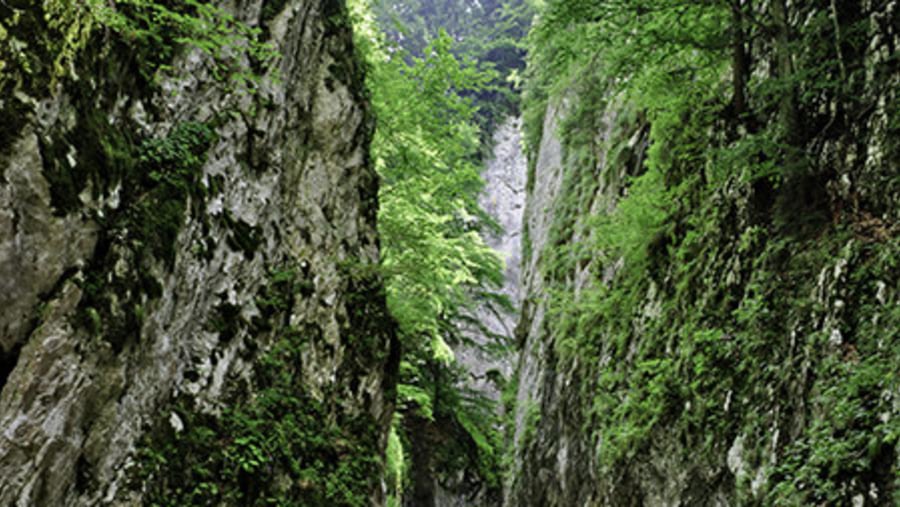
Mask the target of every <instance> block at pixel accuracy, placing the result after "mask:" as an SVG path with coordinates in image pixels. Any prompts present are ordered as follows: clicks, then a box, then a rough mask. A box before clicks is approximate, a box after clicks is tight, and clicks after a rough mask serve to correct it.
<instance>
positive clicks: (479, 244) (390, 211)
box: [355, 3, 503, 498]
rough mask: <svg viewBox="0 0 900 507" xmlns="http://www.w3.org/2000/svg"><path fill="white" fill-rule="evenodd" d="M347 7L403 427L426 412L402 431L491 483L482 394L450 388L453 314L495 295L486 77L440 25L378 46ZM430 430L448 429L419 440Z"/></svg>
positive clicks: (361, 7)
mask: <svg viewBox="0 0 900 507" xmlns="http://www.w3.org/2000/svg"><path fill="white" fill-rule="evenodd" d="M355 7H356V11H355V12H356V16H357V22H356V26H357V35H358V36H357V40H358V45H359V46H360V47H362V48H363V49H364V51H365V54H366V55H367V57H368V58H367V59H368V62H369V71H368V74H367V84H368V87H369V89H370V90H371V93H372V105H373V108H374V110H375V114H376V119H377V125H376V133H375V137H374V139H373V143H372V155H373V159H374V162H375V167H376V169H377V171H378V173H379V175H380V176H381V188H380V192H379V213H378V228H379V233H380V238H381V254H382V272H383V274H384V277H385V283H386V286H387V300H388V308H389V310H390V312H391V315H392V316H393V317H394V318H395V319H396V320H397V323H398V331H399V336H400V339H401V342H402V344H403V358H402V360H401V364H400V383H399V385H398V388H397V394H398V401H399V409H400V412H401V414H403V415H404V418H403V419H402V423H403V426H402V427H403V428H406V427H407V426H406V425H408V424H411V423H410V421H415V424H418V423H419V422H420V421H424V424H426V425H428V426H429V428H431V429H430V430H429V431H428V432H427V434H408V435H406V434H405V433H406V432H404V435H405V436H406V437H408V438H407V441H409V442H410V445H411V446H421V447H425V448H427V449H428V450H427V452H430V453H432V454H433V455H434V456H435V457H434V459H435V460H436V467H437V468H438V469H439V470H441V474H443V477H448V478H450V477H453V476H454V475H455V474H456V473H457V472H462V471H466V470H468V471H469V473H474V474H477V475H479V476H480V477H481V478H482V479H483V480H484V481H485V482H487V483H489V484H490V485H491V487H496V486H498V485H499V481H498V480H497V478H496V469H497V464H496V461H497V459H498V458H499V452H497V451H496V448H497V447H498V446H499V435H498V434H497V432H496V428H495V425H496V423H497V422H496V421H494V419H495V418H494V417H493V416H492V415H491V414H492V413H493V410H492V409H487V408H486V407H485V400H482V399H480V398H479V397H478V396H471V395H470V393H465V392H463V391H461V390H460V387H459V386H460V385H462V384H463V379H464V377H463V372H461V371H460V370H459V368H457V367H456V366H455V365H454V358H453V351H452V348H451V346H452V345H456V344H458V343H464V342H466V341H467V340H468V339H467V337H466V336H464V335H463V334H462V331H461V326H460V324H461V323H462V322H464V321H465V320H466V319H467V318H468V315H469V312H470V311H471V310H472V309H474V308H475V306H476V305H477V304H478V303H479V302H480V301H482V300H486V299H492V300H495V301H497V302H499V304H501V305H502V304H503V301H502V299H501V298H497V297H496V296H492V295H491V294H490V291H491V289H492V288H493V287H496V286H497V285H499V283H500V282H501V280H502V267H503V266H502V262H501V260H500V259H499V258H498V256H497V254H496V253H495V252H494V251H493V250H491V249H490V248H488V247H487V246H486V245H485V244H484V242H483V240H482V239H481V235H480V234H479V232H480V230H481V229H483V228H484V227H488V226H490V225H491V224H490V222H489V220H488V219H487V217H486V216H485V214H484V212H483V211H482V210H481V209H480V208H479V206H478V203H477V196H478V193H479V192H480V190H481V187H482V181H481V179H480V176H479V172H480V167H481V166H480V163H479V150H480V145H479V135H478V132H479V130H478V127H477V125H476V122H475V115H476V107H475V106H474V105H473V102H472V100H471V99H470V98H467V97H469V96H471V94H472V93H473V92H477V91H478V90H480V89H481V88H482V87H483V86H484V85H485V83H486V82H487V80H488V78H489V76H488V75H487V74H485V73H483V72H480V71H479V70H477V69H476V68H475V67H474V66H473V65H472V64H471V62H467V61H460V59H458V58H457V57H456V56H454V51H453V50H452V48H453V46H452V40H451V38H450V37H449V36H448V35H447V34H441V35H440V36H438V37H436V38H435V39H434V40H433V41H431V43H430V44H429V45H428V46H427V47H426V48H425V49H424V50H423V52H422V55H423V56H413V55H408V54H405V53H402V52H391V51H388V50H386V49H385V48H384V46H383V43H382V42H381V41H382V39H381V35H380V31H379V29H378V28H377V26H376V25H375V24H374V21H373V20H372V18H371V17H370V14H369V12H370V11H368V10H367V6H366V5H365V4H364V3H361V4H357V5H356V6H355ZM432 434H441V435H445V436H446V437H445V438H441V439H440V440H439V441H433V439H431V440H429V439H430V438H431V437H429V436H428V435H432ZM439 480H440V478H439ZM400 493H402V492H401V491H397V494H396V496H397V498H399V496H400Z"/></svg>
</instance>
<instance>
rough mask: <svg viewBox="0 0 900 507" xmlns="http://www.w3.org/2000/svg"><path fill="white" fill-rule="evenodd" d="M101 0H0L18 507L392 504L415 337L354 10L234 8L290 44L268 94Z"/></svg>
mask: <svg viewBox="0 0 900 507" xmlns="http://www.w3.org/2000/svg"><path fill="white" fill-rule="evenodd" d="M95 4H97V3H96V2H94V3H91V2H88V3H84V4H82V3H73V4H69V3H67V2H62V3H60V2H56V1H53V0H47V1H43V2H40V1H15V2H4V3H3V5H0V66H2V72H3V75H2V78H0V88H2V91H0V111H2V114H0V117H2V118H3V123H4V125H3V127H2V132H0V308H2V310H0V388H2V394H0V431H2V432H0V504H3V505H18V506H26V505H40V506H53V505H123V504H128V505H140V504H142V503H149V502H157V503H160V502H163V503H166V504H169V503H173V502H174V504H178V503H179V502H180V503H181V504H187V503H192V502H194V503H196V504H204V505H207V504H208V505H220V504H225V505H256V504H258V503H259V502H262V499H263V498H266V497H270V498H280V499H283V500H285V501H293V502H300V503H301V504H303V505H368V504H372V505H376V504H379V503H380V502H381V501H382V500H381V484H380V480H379V477H380V469H381V465H380V457H379V456H380V454H381V449H382V448H383V444H384V438H385V435H386V427H387V426H386V425H387V424H388V422H389V420H390V415H391V412H392V398H391V397H390V396H389V395H388V394H387V393H389V392H390V390H391V389H392V382H393V380H392V379H393V375H392V373H391V372H392V371H393V369H394V368H395V367H396V364H395V363H396V354H395V352H396V350H395V347H394V337H393V329H392V327H391V325H390V323H389V322H390V320H389V319H388V318H386V315H385V312H386V310H385V302H384V296H383V291H382V286H381V282H380V279H379V277H378V275H377V274H376V272H377V270H375V269H373V268H374V266H375V265H376V264H377V258H378V242H377V239H376V232H375V223H374V221H375V212H376V206H377V205H376V195H377V183H376V176H375V174H374V171H373V169H372V168H371V167H370V163H369V158H368V143H369V138H370V133H371V122H370V118H369V113H368V108H367V104H366V98H365V95H364V93H363V91H362V90H363V84H362V77H361V72H360V68H359V65H358V64H357V60H356V57H355V55H354V51H353V47H352V39H351V34H350V28H349V23H348V22H347V19H346V14H345V12H344V7H343V5H342V2H340V1H339V0H281V1H269V0H265V1H263V0H251V1H239V2H233V1H225V2H220V3H219V4H218V8H220V9H221V12H224V13H226V14H228V13H230V14H233V15H234V16H236V17H237V19H238V20H239V21H240V22H243V23H245V24H246V25H247V26H248V27H251V28H259V29H261V30H262V35H261V37H263V39H264V40H266V41H268V42H271V43H272V44H273V45H274V47H275V49H276V50H277V52H278V53H279V54H280V59H279V60H278V63H277V64H276V68H277V79H275V80H269V81H266V82H264V83H263V84H262V85H261V86H260V87H259V89H258V91H257V92H256V93H254V94H247V93H241V90H238V89H235V88H234V87H231V86H223V84H222V79H221V77H216V76H215V73H216V68H215V66H213V65H211V64H210V59H209V57H208V56H206V54H205V53H203V52H201V51H200V50H198V49H192V48H191V47H190V46H189V45H188V46H183V45H179V46H175V47H174V51H170V54H169V53H166V52H165V51H164V48H162V47H161V46H153V45H149V46H148V45H147V44H144V43H143V42H142V41H140V40H135V39H128V38H126V37H123V36H122V35H121V34H118V33H114V32H113V31H112V30H110V29H109V28H107V27H104V26H103V25H102V24H101V23H99V22H97V21H95V22H93V24H92V22H91V21H90V19H91V18H90V17H89V13H88V12H87V11H79V9H87V8H88V7H85V6H89V5H94V6H95V7H96V5H95ZM166 58H168V60H166ZM148 61H153V62H155V63H157V64H159V68H162V66H165V69H167V70H166V72H155V73H154V74H152V75H150V74H148V73H147V72H146V71H145V67H144V66H145V64H146V63H147V62H148ZM239 63H241V64H244V65H246V66H247V67H248V68H258V66H255V65H256V64H255V63H254V62H252V61H250V62H246V61H244V62H239ZM276 435H277V437H276ZM279 438H281V440H279Z"/></svg>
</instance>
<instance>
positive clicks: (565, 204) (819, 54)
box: [525, 0, 900, 505]
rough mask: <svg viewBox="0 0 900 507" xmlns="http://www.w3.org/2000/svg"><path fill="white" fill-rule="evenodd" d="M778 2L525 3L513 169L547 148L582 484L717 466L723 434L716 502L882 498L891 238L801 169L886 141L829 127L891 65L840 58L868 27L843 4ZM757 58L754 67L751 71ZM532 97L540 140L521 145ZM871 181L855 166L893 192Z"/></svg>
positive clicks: (553, 265)
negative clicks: (676, 458) (585, 457)
mask: <svg viewBox="0 0 900 507" xmlns="http://www.w3.org/2000/svg"><path fill="white" fill-rule="evenodd" d="M751 4H752V5H751ZM779 4H780V5H781V6H782V8H784V5H785V4H784V3H781V2H771V3H768V4H766V5H759V4H757V3H751V2H686V1H681V0H646V1H643V0H642V1H639V2H631V1H629V2H624V1H623V2H620V1H604V2H592V1H561V0H559V1H551V2H547V4H546V6H545V8H544V9H543V10H542V12H541V14H540V18H539V21H538V23H537V25H536V26H535V28H534V29H533V30H532V33H531V35H530V40H529V45H530V49H531V54H530V56H529V70H528V75H527V78H528V79H527V82H526V98H525V117H526V137H527V143H528V145H529V146H528V148H529V150H530V153H529V156H530V163H531V164H532V167H531V169H530V170H531V171H532V172H533V170H534V165H533V164H534V162H535V158H536V149H537V147H538V146H539V142H540V139H541V137H542V136H544V135H551V134H556V135H558V136H559V137H560V138H561V140H562V144H563V146H564V157H563V159H564V168H563V170H564V179H563V183H562V190H561V191H560V196H561V197H560V199H559V200H558V201H557V202H556V203H555V204H554V209H553V210H552V213H553V214H554V215H555V222H554V223H553V225H552V228H551V230H550V233H549V238H550V241H549V244H548V246H547V248H546V250H545V251H544V252H540V254H541V259H542V261H541V267H542V274H543V275H544V276H545V280H546V282H547V284H548V286H549V289H548V301H549V303H548V306H549V308H548V314H547V315H548V316H547V321H548V322H549V330H548V336H549V337H552V338H553V340H554V345H555V347H556V351H557V352H558V353H559V357H560V358H561V360H563V361H567V360H569V361H571V360H572V358H574V357H577V358H578V362H577V364H578V365H579V368H580V370H579V371H578V373H577V375H575V377H576V378H582V379H585V381H584V382H583V385H582V386H581V392H580V396H582V398H583V399H587V400H590V401H589V402H586V404H589V405H590V410H589V414H588V415H587V416H586V417H585V420H584V421H582V422H583V424H584V427H585V428H586V429H587V430H588V431H590V432H591V434H592V438H593V442H595V443H596V445H597V450H598V451H597V452H598V463H599V464H600V466H601V468H602V470H601V471H600V473H601V474H602V476H604V477H615V476H616V475H615V474H617V473H621V471H622V470H626V469H628V468H629V466H630V465H631V464H632V463H633V462H634V460H635V459H636V457H637V456H640V455H642V454H644V453H646V452H648V451H649V450H650V449H651V447H652V446H653V445H654V442H655V441H657V439H659V438H665V439H669V440H673V441H677V442H680V443H681V445H683V446H684V448H685V449H690V450H691V453H693V454H694V456H685V457H680V458H681V459H684V461H685V462H686V463H716V462H721V460H722V457H723V456H725V455H726V454H727V451H728V448H729V447H730V446H731V445H732V442H734V439H735V438H736V437H737V436H739V435H740V436H742V437H746V441H745V443H744V448H745V452H744V455H743V456H742V459H743V460H744V461H745V465H746V470H744V471H743V472H742V473H741V474H738V475H739V476H738V477H735V483H736V490H737V501H738V502H739V503H741V502H746V503H753V502H759V501H764V503H765V504H767V505H769V504H771V505H800V504H803V505H806V504H810V505H826V504H827V505H833V504H849V503H850V502H851V499H852V498H853V497H854V495H858V494H863V496H865V495H866V494H868V493H867V492H866V491H864V489H865V488H867V487H868V486H864V485H863V484H862V483H863V482H865V483H867V484H874V485H876V486H875V487H877V489H878V491H879V495H881V497H880V498H882V499H884V498H886V496H890V495H891V492H892V491H895V490H896V488H897V478H896V476H895V475H896V474H893V472H892V470H894V469H895V468H896V465H895V464H896V459H897V457H896V451H895V449H896V445H897V438H898V437H897V423H896V420H897V418H896V417H893V415H892V414H893V412H896V408H895V407H896V401H893V402H892V401H890V400H891V399H892V398H894V395H893V394H891V393H895V392H896V386H897V382H898V379H897V375H896V373H894V370H896V364H897V363H898V357H900V349H898V348H897V347H898V342H900V339H898V335H897V332H896V331H895V329H897V327H898V326H897V324H896V322H895V319H896V318H897V312H895V311H894V310H893V308H895V307H896V298H897V294H896V291H895V290H888V289H886V287H888V286H891V285H896V274H893V275H892V274H889V273H891V272H892V271H891V270H892V269H894V266H895V265H896V261H895V260H889V259H891V258H895V257H896V256H897V252H898V248H900V244H898V242H897V239H896V237H895V236H896V234H894V233H885V232H884V231H885V230H886V229H879V231H880V232H874V233H873V232H871V231H870V232H868V233H866V232H861V231H864V230H865V229H866V227H867V226H863V225H861V224H860V223H858V222H857V220H859V217H860V215H853V216H851V215H852V213H857V211H854V212H851V213H849V214H842V213H841V210H842V209H844V208H845V207H846V208H853V209H854V210H862V209H865V208H866V206H868V207H870V209H873V210H879V211H878V212H876V213H875V214H878V213H882V214H883V215H882V216H884V217H887V216H888V215H889V214H890V213H891V211H890V206H889V205H886V204H885V203H884V202H883V201H880V200H879V199H878V198H877V197H876V198H871V197H870V200H869V201H868V203H867V204H861V203H860V202H855V203H850V202H842V201H841V199H842V198H841V197H840V196H837V195H835V193H834V192H833V191H829V190H828V187H827V186H828V185H830V184H833V183H830V184H829V183H826V182H828V181H829V179H831V178H835V171H836V168H835V167H833V166H832V165H831V164H833V163H834V160H831V159H829V161H828V162H825V163H822V164H820V163H818V160H816V159H815V158H814V157H819V156H820V153H821V152H822V151H823V149H824V148H823V147H824V146H826V145H827V143H835V144H833V145H832V146H834V145H842V144H841V143H843V145H856V144H857V143H860V142H862V143H867V142H868V143H871V144H872V145H878V146H881V145H887V144H889V143H885V142H883V141H882V140H880V139H879V137H877V136H883V133H876V131H875V130H871V131H870V130H867V128H868V127H865V128H863V127H861V132H864V133H863V134H861V135H862V136H863V137H865V136H869V137H865V139H866V140H865V141H861V140H860V137H859V134H857V133H854V134H848V135H847V137H841V136H842V134H840V133H839V132H837V130H835V125H842V126H844V127H847V126H848V125H851V124H854V125H862V124H865V123H867V121H866V120H860V118H863V117H866V115H869V114H872V111H873V110H875V108H876V106H875V104H874V103H871V102H870V103H868V104H866V100H870V101H871V100H872V99H871V96H870V98H869V99H866V98H865V97H863V96H862V95H861V94H860V93H859V92H858V90H859V89H861V87H863V86H864V85H863V80H861V79H860V76H859V75H855V73H865V72H869V73H870V75H871V74H872V73H881V75H882V76H886V75H887V73H889V72H890V71H888V70H887V68H886V67H884V66H883V65H882V64H881V63H877V64H874V63H872V62H871V60H867V59H866V58H865V57H864V56H863V55H864V54H865V48H866V46H865V45H866V43H867V42H866V41H871V37H872V35H871V30H872V29H873V28H872V25H871V24H868V23H867V22H865V21H863V20H864V19H865V15H859V14H858V13H857V12H856V11H858V10H861V9H862V8H861V7H860V8H859V9H854V8H852V7H850V6H849V5H847V6H843V4H842V5H837V4H834V3H832V4H831V5H824V4H825V3H824V2H818V3H817V2H812V3H810V4H809V5H807V4H804V5H802V6H799V5H796V4H793V5H790V6H788V11H789V12H779V8H778V5H779ZM820 4H822V5H820ZM851 11H853V12H851ZM760 41H765V42H764V43H762V45H761V42H760ZM836 41H837V42H836ZM760 49H762V51H765V52H766V53H762V54H751V53H754V52H757V51H760ZM741 53H743V54H744V57H746V61H745V62H744V63H741V62H740V61H739V60H740V58H739V57H738V56H739V55H740V54H741ZM755 58H756V59H755ZM766 58H769V60H770V61H771V60H773V59H774V60H777V61H774V62H773V63H772V65H773V66H774V67H777V68H765V67H764V66H762V65H760V66H758V67H756V68H754V67H753V66H754V65H757V63H758V62H759V61H760V60H765V59H766ZM744 65H746V67H744ZM845 79H846V81H844V80H845ZM847 83H855V85H850V87H852V86H856V87H857V92H856V93H854V92H851V91H850V87H848V84H847ZM865 86H868V88H867V89H869V90H871V91H872V93H873V94H877V93H881V94H882V95H884V96H890V93H889V92H886V90H884V89H883V88H882V85H881V84H879V83H871V82H870V84H869V85H865ZM873 96H874V95H873ZM551 104H552V105H554V106H558V107H556V109H557V110H558V111H557V115H558V118H557V119H558V120H560V121H559V123H560V125H561V127H560V130H559V132H556V133H549V132H542V131H541V130H542V127H543V124H544V117H545V114H546V113H547V111H548V110H550V108H549V107H548V106H549V105H551ZM867 107H868V108H869V109H866V108H867ZM630 111H635V112H636V114H633V113H631V112H630ZM849 111H854V113H853V114H856V115H859V116H856V117H852V116H848V115H847V114H845V113H849ZM878 114H880V113H876V114H875V115H873V118H876V119H877V121H881V120H880V118H878ZM869 121H875V120H869ZM645 142H646V150H645V149H644V147H643V146H644V143H645ZM810 154H811V155H812V157H810V156H809V155H810ZM837 165H840V163H838V164H837ZM876 165H877V164H876ZM888 167H892V166H891V165H890V163H888V164H881V165H880V166H878V167H876V168H874V169H871V170H870V172H867V175H869V176H870V177H871V178H872V179H873V180H874V181H878V182H879V184H883V185H885V187H886V188H893V187H892V186H891V185H893V180H894V179H895V177H889V176H887V172H890V171H891V170H892V169H889V168H888ZM858 168H861V166H860V165H854V163H852V162H848V163H847V164H846V165H844V166H841V167H840V169H839V170H843V171H850V173H851V174H857V173H855V172H853V171H856V170H857V169H858ZM884 171H887V172H884ZM532 180H533V177H532ZM887 193H888V194H889V193H890V192H887ZM870 195H876V196H877V195H880V194H879V192H870ZM604 199H605V200H604ZM588 210H590V212H591V213H592V214H593V216H591V217H590V218H586V217H585V216H584V215H586V214H587V213H588ZM598 210H599V211H598ZM609 210H611V211H609ZM845 213H846V212H845ZM867 213H868V212H867V211H863V212H862V215H861V216H868V215H867ZM864 222H865V223H870V224H871V222H866V221H865V220H864ZM874 222H877V223H879V224H880V223H881V222H880V220H874ZM576 238H577V241H576ZM586 268H587V269H588V270H589V273H590V282H591V283H590V284H589V285H588V286H586V287H580V288H579V290H578V291H577V293H576V291H574V290H573V286H572V284H573V279H577V278H578V277H581V276H583V273H584V270H585V269H586ZM832 273H840V274H834V275H831V274H832ZM830 276H833V277H835V278H837V280H833V281H830V278H829V277H830ZM888 280H893V282H891V281H888ZM879 284H880V285H879ZM876 286H880V287H882V288H881V289H877V288H876ZM878 290H881V296H879V298H875V299H878V301H877V302H876V301H875V299H873V298H874V297H875V296H874V294H876V292H878ZM848 302H852V303H848ZM845 304H849V305H852V308H849V307H848V308H847V309H843V308H844V306H843V305H845ZM835 308H840V309H838V310H836V309H835ZM798 400H803V404H804V406H803V407H798V406H796V405H797V404H799V403H801V402H800V401H798ZM790 403H792V404H793V405H791V406H789V404H790ZM892 403H893V405H892ZM759 407H769V408H770V410H768V411H761V410H759ZM773 427H776V428H780V433H779V434H777V435H773V433H772V428H773ZM785 428H790V432H789V433H790V434H786V433H788V432H787V431H786V430H785ZM751 442H752V443H751ZM704 466H705V465H704ZM723 470H724V469H723ZM757 473H759V475H758V476H757V475H756V474H757ZM723 474H726V475H727V472H723ZM757 477H760V478H765V479H766V480H765V481H763V484H762V488H763V490H762V491H759V490H757V491H754V490H755V489H757V488H759V487H760V484H759V481H757V483H756V484H753V483H754V481H755V480H756V479H757ZM704 480H708V478H704Z"/></svg>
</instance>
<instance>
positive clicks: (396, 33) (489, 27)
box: [373, 0, 534, 142]
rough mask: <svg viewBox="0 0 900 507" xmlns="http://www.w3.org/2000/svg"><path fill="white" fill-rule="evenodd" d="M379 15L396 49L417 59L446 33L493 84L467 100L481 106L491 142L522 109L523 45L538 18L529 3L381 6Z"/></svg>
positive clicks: (418, 1)
mask: <svg viewBox="0 0 900 507" xmlns="http://www.w3.org/2000/svg"><path fill="white" fill-rule="evenodd" d="M373 10H374V12H375V13H376V15H377V19H378V22H379V24H380V25H381V26H382V27H383V28H384V31H385V33H386V35H387V38H388V39H389V40H390V41H392V44H395V45H396V46H398V47H400V48H402V49H403V51H405V52H407V53H408V54H410V55H412V56H415V57H422V56H423V55H427V52H426V51H427V48H428V46H429V45H430V44H433V43H434V42H435V41H436V40H438V39H440V37H441V33H442V31H443V32H446V33H447V34H448V35H449V36H450V37H451V38H452V40H453V41H454V42H455V43H454V45H453V47H452V48H450V51H451V52H452V54H454V55H455V56H456V57H457V58H460V59H463V60H468V61H472V62H473V63H474V64H475V65H477V66H478V67H479V68H481V69H482V70H483V71H485V72H488V74H487V75H488V76H490V80H489V82H488V83H486V86H483V87H481V88H480V89H469V90H466V91H465V95H466V96H469V97H473V98H474V99H475V101H476V102H477V104H478V105H479V111H478V113H477V117H476V120H477V122H478V124H479V125H481V126H482V127H483V132H482V134H483V137H482V140H483V141H486V142H489V140H490V135H491V133H492V132H493V128H494V126H495V124H496V123H497V122H498V121H502V120H503V118H504V117H506V116H507V115H509V114H514V113H515V112H516V111H517V109H518V102H519V101H518V98H519V97H518V92H517V87H518V73H519V72H520V71H521V70H523V69H524V66H525V61H524V57H525V47H524V45H523V41H524V39H525V34H526V32H527V30H528V27H529V25H530V23H531V18H532V16H533V15H534V9H533V6H532V5H531V3H530V2H528V1H525V0H486V1H477V2H476V1H472V0H413V1H409V0H404V1H402V2H398V1H394V0H377V1H375V2H374V9H373Z"/></svg>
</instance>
